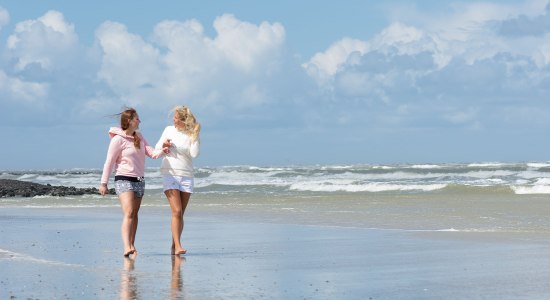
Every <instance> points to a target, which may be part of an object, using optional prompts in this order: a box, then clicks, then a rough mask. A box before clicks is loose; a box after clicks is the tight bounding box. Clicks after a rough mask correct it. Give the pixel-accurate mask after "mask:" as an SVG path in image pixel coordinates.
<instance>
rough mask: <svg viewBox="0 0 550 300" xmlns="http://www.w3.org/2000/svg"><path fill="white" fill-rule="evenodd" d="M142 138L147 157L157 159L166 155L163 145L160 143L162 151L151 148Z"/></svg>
mask: <svg viewBox="0 0 550 300" xmlns="http://www.w3.org/2000/svg"><path fill="white" fill-rule="evenodd" d="M141 138H142V140H143V147H144V148H145V155H147V156H149V157H150V158H153V159H156V158H159V157H161V156H162V155H163V154H164V152H162V143H160V149H155V148H153V147H151V145H149V143H148V142H147V140H146V139H145V138H144V137H143V136H141ZM157 144H158V143H157Z"/></svg>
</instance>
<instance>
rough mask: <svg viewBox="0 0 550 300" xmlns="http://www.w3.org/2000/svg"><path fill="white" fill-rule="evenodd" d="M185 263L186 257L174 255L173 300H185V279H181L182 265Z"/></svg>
mask: <svg viewBox="0 0 550 300" xmlns="http://www.w3.org/2000/svg"><path fill="white" fill-rule="evenodd" d="M184 263H185V257H180V256H179V255H172V282H171V288H172V289H171V291H172V293H171V296H172V297H171V299H184V298H185V297H184V296H183V291H184V290H183V278H182V277H181V265H182V264H184Z"/></svg>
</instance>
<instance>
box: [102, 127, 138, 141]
mask: <svg viewBox="0 0 550 300" xmlns="http://www.w3.org/2000/svg"><path fill="white" fill-rule="evenodd" d="M136 134H137V135H138V136H139V137H141V133H140V132H139V131H137V130H136ZM116 135H120V136H121V137H123V138H127V139H132V140H133V139H134V136H133V135H127V134H126V131H124V130H122V128H120V127H111V128H110V129H109V138H111V139H112V138H113V137H115V136H116Z"/></svg>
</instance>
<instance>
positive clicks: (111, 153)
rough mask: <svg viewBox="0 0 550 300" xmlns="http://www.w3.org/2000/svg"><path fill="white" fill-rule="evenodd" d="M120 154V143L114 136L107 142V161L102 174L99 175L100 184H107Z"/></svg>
mask: <svg viewBox="0 0 550 300" xmlns="http://www.w3.org/2000/svg"><path fill="white" fill-rule="evenodd" d="M121 153H122V143H121V140H120V138H118V136H115V137H113V138H112V139H111V141H110V142H109V149H108V150H107V159H105V164H104V165H103V173H102V174H101V183H108V182H109V176H110V175H111V172H112V171H113V167H114V165H115V163H116V161H117V159H118V157H119V156H120V154H121Z"/></svg>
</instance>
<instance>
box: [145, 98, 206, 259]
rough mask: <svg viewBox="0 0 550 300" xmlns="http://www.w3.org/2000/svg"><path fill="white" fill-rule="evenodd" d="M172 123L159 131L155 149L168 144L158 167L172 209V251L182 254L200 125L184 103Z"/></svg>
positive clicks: (178, 107)
mask: <svg viewBox="0 0 550 300" xmlns="http://www.w3.org/2000/svg"><path fill="white" fill-rule="evenodd" d="M173 121H174V125H173V126H167V127H166V128H165V129H164V131H163V132H162V136H161V137H160V139H159V141H158V143H157V145H156V147H155V148H157V149H162V148H163V147H166V146H169V147H170V152H169V153H168V154H166V156H165V157H164V159H163V160H162V164H161V166H160V172H161V174H162V177H163V186H164V194H165V195H166V198H168V202H169V203H170V208H171V209H172V225H171V228H172V254H173V255H174V254H175V255H180V254H185V253H186V252H187V250H185V249H184V248H183V247H182V245H181V241H180V239H181V233H182V232H183V214H184V213H185V208H186V207H187V204H188V203H189V198H190V197H191V194H192V193H193V173H194V171H193V158H195V157H197V156H198V155H199V144H200V143H199V134H200V130H201V126H200V124H199V123H198V122H197V120H196V119H195V116H194V115H193V113H192V112H191V110H190V109H189V108H187V107H185V106H177V107H176V108H174V119H173Z"/></svg>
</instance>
